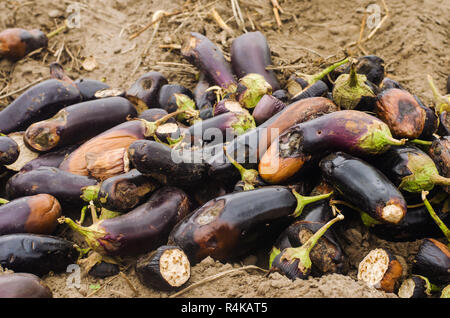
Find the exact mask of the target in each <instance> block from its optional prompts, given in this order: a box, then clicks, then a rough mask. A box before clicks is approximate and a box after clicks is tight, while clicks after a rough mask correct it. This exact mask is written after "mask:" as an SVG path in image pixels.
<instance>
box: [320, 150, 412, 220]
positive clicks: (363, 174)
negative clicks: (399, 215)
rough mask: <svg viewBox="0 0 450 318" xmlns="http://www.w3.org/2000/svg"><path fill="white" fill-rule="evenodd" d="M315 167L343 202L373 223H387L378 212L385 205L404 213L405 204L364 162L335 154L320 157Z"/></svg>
mask: <svg viewBox="0 0 450 318" xmlns="http://www.w3.org/2000/svg"><path fill="white" fill-rule="evenodd" d="M319 166H320V168H321V170H322V173H323V177H324V179H325V180H326V181H327V182H328V183H330V184H331V185H333V187H334V188H335V189H336V190H337V191H338V192H339V193H340V194H341V195H342V196H343V197H344V198H345V200H347V201H348V202H349V203H351V204H353V205H355V206H356V207H359V208H360V209H361V210H363V211H364V212H366V213H368V214H369V215H370V216H372V217H373V218H375V219H376V220H379V221H381V222H383V223H385V222H386V221H387V220H385V219H383V217H382V209H383V208H384V207H385V206H386V204H389V203H392V204H395V205H396V206H397V207H399V208H401V210H402V211H403V216H404V214H405V213H406V209H407V208H406V201H405V199H404V197H403V196H402V194H401V193H400V191H399V190H398V189H397V188H396V187H395V186H394V184H392V182H391V181H389V179H388V178H387V177H385V176H384V175H383V174H382V173H381V172H380V171H379V170H377V169H376V168H374V167H373V166H371V165H369V164H368V163H367V162H365V161H363V160H361V159H359V158H356V157H353V156H351V155H348V154H346V153H344V152H336V153H332V154H330V155H328V156H327V157H325V158H323V159H322V160H321V161H320V164H319ZM400 220H401V219H400ZM400 220H398V221H397V223H398V222H399V221H400ZM394 223H395V222H394Z"/></svg>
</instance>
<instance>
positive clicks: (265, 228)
mask: <svg viewBox="0 0 450 318" xmlns="http://www.w3.org/2000/svg"><path fill="white" fill-rule="evenodd" d="M330 195H331V193H330V194H326V195H321V196H316V197H303V196H300V195H299V194H298V193H296V192H293V191H291V190H290V189H288V188H286V187H262V188H259V189H255V190H250V191H244V192H234V193H231V194H226V195H224V196H220V197H217V198H215V199H213V200H211V201H209V202H207V203H206V204H204V205H203V206H201V207H200V208H198V209H196V210H195V211H194V212H193V213H191V214H190V215H189V216H188V217H186V218H185V219H183V220H182V221H181V222H180V223H178V224H177V225H176V226H175V228H174V229H173V230H172V232H171V234H170V236H169V241H168V242H169V244H170V245H176V246H179V247H181V248H182V249H183V251H184V252H185V253H186V255H187V256H188V258H189V261H190V262H191V264H192V265H195V264H197V263H198V262H200V261H201V260H202V259H204V258H205V257H207V256H211V257H212V258H214V259H216V260H219V261H231V260H233V259H236V258H239V257H241V256H243V255H245V254H246V253H248V252H250V251H251V250H252V249H254V248H256V247H261V246H263V245H264V244H266V243H271V242H273V240H274V239H275V238H276V237H277V236H278V235H279V234H280V233H281V231H282V230H283V229H284V228H286V226H287V225H289V224H290V223H291V222H292V221H293V220H294V218H295V217H298V216H299V215H300V214H301V213H302V211H303V208H304V206H305V205H307V204H309V203H312V202H315V201H318V200H321V199H325V198H327V197H329V196H330Z"/></svg>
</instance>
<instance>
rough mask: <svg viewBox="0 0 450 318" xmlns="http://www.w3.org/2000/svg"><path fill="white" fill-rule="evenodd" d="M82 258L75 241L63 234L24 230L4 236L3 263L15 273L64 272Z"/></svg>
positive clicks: (0, 263)
mask: <svg viewBox="0 0 450 318" xmlns="http://www.w3.org/2000/svg"><path fill="white" fill-rule="evenodd" d="M78 257H79V251H78V249H77V248H76V247H75V244H74V243H72V242H70V241H67V240H65V239H62V238H60V237H56V236H51V235H42V234H22V233H18V234H8V235H2V236H0V266H2V267H3V268H7V269H10V270H13V271H15V272H23V273H30V274H34V275H37V276H39V277H42V276H43V275H45V274H48V273H49V272H50V271H52V272H54V273H61V272H64V271H65V270H66V268H67V266H68V265H70V264H75V263H76V261H77V259H78Z"/></svg>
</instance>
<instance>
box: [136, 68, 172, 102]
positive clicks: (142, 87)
mask: <svg viewBox="0 0 450 318" xmlns="http://www.w3.org/2000/svg"><path fill="white" fill-rule="evenodd" d="M166 84H168V81H167V79H166V78H165V77H164V75H163V74H161V73H160V72H148V73H145V74H143V75H142V76H140V77H139V78H138V79H137V80H136V82H134V83H133V85H131V87H130V88H129V89H128V90H127V95H129V96H135V97H137V98H139V99H141V100H142V101H143V102H144V103H145V104H146V105H147V107H148V108H158V107H160V104H159V100H158V97H159V91H160V90H161V88H162V87H163V86H164V85H166Z"/></svg>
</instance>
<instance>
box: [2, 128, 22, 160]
mask: <svg viewBox="0 0 450 318" xmlns="http://www.w3.org/2000/svg"><path fill="white" fill-rule="evenodd" d="M19 153H20V148H19V145H17V142H15V141H14V140H13V139H11V138H10V137H8V136H6V135H3V136H2V135H1V134H0V165H1V166H3V165H10V164H12V163H14V162H15V161H16V160H17V158H19Z"/></svg>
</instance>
